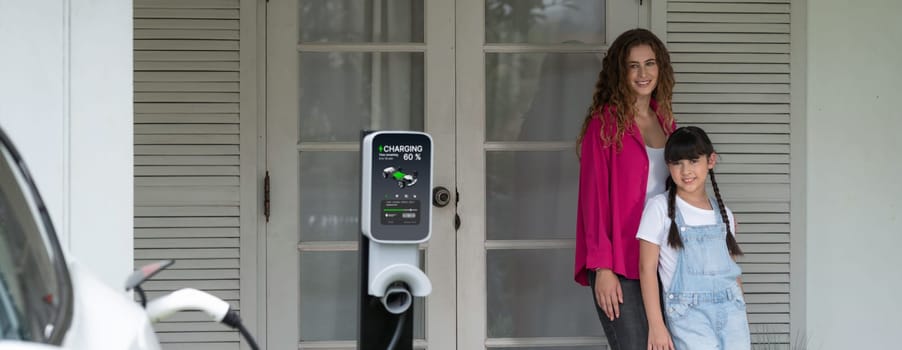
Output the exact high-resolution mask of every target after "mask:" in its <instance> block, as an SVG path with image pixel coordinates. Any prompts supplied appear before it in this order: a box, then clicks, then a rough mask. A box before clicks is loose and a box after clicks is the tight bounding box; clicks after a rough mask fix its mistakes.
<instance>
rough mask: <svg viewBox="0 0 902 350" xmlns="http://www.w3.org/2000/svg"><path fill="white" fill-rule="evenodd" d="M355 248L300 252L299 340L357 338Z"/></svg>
mask: <svg viewBox="0 0 902 350" xmlns="http://www.w3.org/2000/svg"><path fill="white" fill-rule="evenodd" d="M357 261H358V260H357V252H301V272H300V273H301V275H300V279H301V300H300V310H301V341H316V340H356V339H357V314H358V309H357V307H358V306H357V304H358V302H357V300H358V298H357V285H358V284H359V282H357V278H358V277H357V276H358V275H357Z"/></svg>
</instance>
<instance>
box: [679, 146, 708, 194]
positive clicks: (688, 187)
mask: <svg viewBox="0 0 902 350" xmlns="http://www.w3.org/2000/svg"><path fill="white" fill-rule="evenodd" d="M716 159H717V155H716V154H715V153H712V154H710V155H709V156H707V157H706V156H699V157H698V158H695V159H682V160H678V161H673V162H669V163H668V164H667V169H669V170H670V176H671V178H673V182H674V183H675V184H676V186H677V190H678V191H679V192H680V193H685V194H697V193H704V191H705V180H707V179H708V170H710V169H714V163H715V162H716ZM699 191H701V192H699Z"/></svg>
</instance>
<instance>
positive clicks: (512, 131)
mask: <svg viewBox="0 0 902 350" xmlns="http://www.w3.org/2000/svg"><path fill="white" fill-rule="evenodd" d="M600 70H601V55H600V54H599V55H596V54H590V53H589V54H552V53H549V54H544V53H530V54H488V55H486V98H485V100H486V121H485V123H486V139H487V140H489V141H518V140H519V141H574V142H575V141H576V136H577V134H579V130H580V127H581V126H582V123H583V119H584V118H585V116H586V110H587V109H588V108H589V105H590V104H591V102H592V94H593V92H594V91H595V82H596V80H597V77H598V72H599V71H600Z"/></svg>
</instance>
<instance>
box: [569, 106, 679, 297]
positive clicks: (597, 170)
mask: <svg viewBox="0 0 902 350" xmlns="http://www.w3.org/2000/svg"><path fill="white" fill-rule="evenodd" d="M612 109H613V108H610V107H608V106H605V108H603V111H604V112H603V116H602V117H603V118H605V120H606V121H609V122H606V123H605V130H604V132H605V134H606V135H613V134H614V133H615V132H616V130H617V126H616V122H614V116H613V114H612V113H611V112H612V111H611V110H612ZM652 109H653V110H655V111H657V104H656V103H655V102H654V101H652ZM658 122H660V123H661V126H662V129H664V133H665V134H667V135H669V134H670V133H671V132H672V131H673V130H674V129H676V124H672V125H668V126H665V125H664V120H663V118H662V116H661V115H660V114H659V115H658ZM601 124H602V123H601V120H600V119H598V118H597V117H596V118H593V119H592V120H591V121H589V126H588V128H587V129H586V135H585V136H584V137H583V141H582V145H581V147H582V149H581V152H580V169H579V203H578V207H577V215H576V263H575V269H574V275H575V276H574V279H575V280H576V282H578V283H579V284H582V285H588V284H589V282H588V280H587V277H586V270H587V269H591V270H594V269H598V268H607V269H611V270H613V271H614V272H615V273H617V274H619V275H621V276H623V277H626V278H629V279H639V241H638V240H636V231H637V230H638V229H639V220H640V219H641V218H642V210H643V209H644V207H645V190H646V186H647V182H648V154H646V151H645V141H644V140H643V139H642V134H641V133H640V131H639V127H638V126H637V125H635V124H633V126H632V128H630V129H628V130H626V131H625V132H624V134H623V139H622V143H623V147H622V149H620V150H618V149H617V146H616V145H613V144H612V145H605V144H604V142H602V140H601V138H600V137H599V136H600V135H601V134H600V132H601V127H602V125H601Z"/></svg>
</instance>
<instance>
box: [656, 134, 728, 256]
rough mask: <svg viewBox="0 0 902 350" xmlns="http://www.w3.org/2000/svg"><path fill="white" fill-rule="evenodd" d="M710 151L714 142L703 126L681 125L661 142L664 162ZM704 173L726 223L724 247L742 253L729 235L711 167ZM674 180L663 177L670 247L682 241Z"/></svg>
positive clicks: (725, 209) (708, 153)
mask: <svg viewBox="0 0 902 350" xmlns="http://www.w3.org/2000/svg"><path fill="white" fill-rule="evenodd" d="M712 154H714V145H713V144H712V143H711V139H710V138H708V134H706V133H705V131H704V130H702V129H701V128H698V127H695V126H684V127H681V128H679V129H676V130H675V131H674V132H673V134H671V135H670V138H668V139H667V144H666V145H665V146H664V160H665V161H666V162H667V163H670V162H678V161H680V160H683V159H696V158H698V157H710V156H711V155H712ZM708 177H709V178H711V186H712V187H714V198H715V199H717V206H718V207H719V208H720V216H721V217H723V222H724V223H725V224H726V227H727V237H726V240H727V249H729V251H730V255H732V256H740V255H742V249H740V248H739V243H738V242H736V237H734V236H733V232H732V228H731V227H730V226H731V225H730V218H729V216H727V207H726V206H724V204H723V199H721V197H720V189H719V188H718V187H717V180H716V179H715V178H714V169H708ZM675 213H676V183H674V182H673V178H672V177H667V217H669V218H670V232H669V233H668V234H667V244H668V245H670V246H671V247H673V248H674V249H681V248H683V241H682V239H680V231H679V230H678V229H677V224H676V220H675V218H674V216H675Z"/></svg>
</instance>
